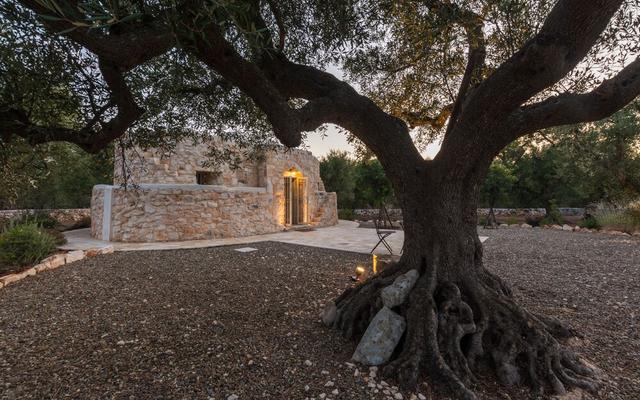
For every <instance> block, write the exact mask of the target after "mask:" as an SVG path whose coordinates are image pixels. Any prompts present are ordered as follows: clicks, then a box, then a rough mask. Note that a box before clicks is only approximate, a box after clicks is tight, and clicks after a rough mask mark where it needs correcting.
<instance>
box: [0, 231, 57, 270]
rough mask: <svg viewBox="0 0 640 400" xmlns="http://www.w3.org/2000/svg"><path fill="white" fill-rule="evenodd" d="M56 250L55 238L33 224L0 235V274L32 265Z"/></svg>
mask: <svg viewBox="0 0 640 400" xmlns="http://www.w3.org/2000/svg"><path fill="white" fill-rule="evenodd" d="M55 250H56V238H54V237H53V236H51V235H50V234H48V233H47V232H45V231H44V230H43V229H42V228H41V227H39V226H38V225H36V224H34V223H29V224H21V225H14V226H11V227H9V228H7V229H6V230H5V231H4V232H2V233H0V274H3V273H7V272H11V271H13V270H15V269H16V268H21V267H25V266H28V265H33V264H35V263H37V262H38V261H40V260H42V259H44V258H45V257H47V256H48V255H50V254H51V253H53V252H54V251H55Z"/></svg>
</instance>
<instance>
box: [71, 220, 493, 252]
mask: <svg viewBox="0 0 640 400" xmlns="http://www.w3.org/2000/svg"><path fill="white" fill-rule="evenodd" d="M65 236H66V238H67V241H68V242H67V244H65V245H64V246H62V247H61V248H62V249H63V250H86V249H89V248H95V247H98V248H99V247H105V246H113V247H114V249H115V251H138V250H172V249H196V248H202V247H217V246H228V245H235V244H247V243H256V242H264V241H275V242H283V243H290V244H299V245H305V246H312V247H321V248H325V249H334V250H344V251H353V252H356V253H369V252H370V251H371V249H372V248H373V246H375V244H376V243H377V242H378V236H377V235H376V231H375V229H367V228H358V223H357V222H353V221H345V220H340V221H339V223H338V225H335V226H330V227H326V228H317V229H314V230H309V231H295V230H292V231H287V232H278V233H269V234H265V235H255V236H245V237H239V238H226V239H210V240H186V241H180V242H153V243H131V242H129V243H121V242H107V241H103V240H96V239H93V238H91V235H90V230H89V229H78V230H74V231H68V232H65ZM486 239H487V237H486V236H481V237H480V240H481V241H482V242H484V241H485V240H486ZM387 242H388V243H389V245H390V246H391V248H392V249H393V252H394V253H395V254H399V253H400V250H401V249H402V243H403V242H404V232H403V231H396V232H395V233H393V234H392V235H390V236H389V237H387ZM375 253H376V254H389V252H388V251H387V250H386V249H385V248H384V246H382V245H380V246H378V248H377V249H376V251H375Z"/></svg>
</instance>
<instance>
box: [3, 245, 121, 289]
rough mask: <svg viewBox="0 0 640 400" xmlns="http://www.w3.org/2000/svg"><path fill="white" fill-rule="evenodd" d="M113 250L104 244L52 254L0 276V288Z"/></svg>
mask: <svg viewBox="0 0 640 400" xmlns="http://www.w3.org/2000/svg"><path fill="white" fill-rule="evenodd" d="M113 250H114V249H113V246H105V247H100V248H92V249H87V250H73V251H70V252H68V253H59V254H54V255H52V256H49V257H47V258H45V259H44V260H42V261H41V262H40V263H39V264H36V265H34V266H33V267H31V268H28V269H26V270H24V271H22V272H17V273H15V274H9V275H4V276H0V288H3V287H5V286H7V285H9V284H11V283H14V282H18V281H21V280H23V279H24V278H26V277H27V276H32V275H36V274H39V273H41V272H44V271H47V270H50V269H56V268H59V267H61V266H63V265H66V264H71V263H72V262H76V261H80V260H82V259H84V258H86V257H95V256H97V255H100V254H110V253H113Z"/></svg>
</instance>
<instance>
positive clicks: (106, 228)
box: [101, 185, 113, 241]
mask: <svg viewBox="0 0 640 400" xmlns="http://www.w3.org/2000/svg"><path fill="white" fill-rule="evenodd" d="M101 186H102V185H101ZM112 200H113V186H109V185H104V187H103V188H102V240H106V241H109V240H111V204H112Z"/></svg>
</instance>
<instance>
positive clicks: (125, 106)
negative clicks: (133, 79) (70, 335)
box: [0, 60, 143, 153]
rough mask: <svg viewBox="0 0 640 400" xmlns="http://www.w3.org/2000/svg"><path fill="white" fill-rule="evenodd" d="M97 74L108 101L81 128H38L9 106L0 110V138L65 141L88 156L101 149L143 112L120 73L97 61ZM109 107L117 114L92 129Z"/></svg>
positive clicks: (40, 141) (106, 63)
mask: <svg viewBox="0 0 640 400" xmlns="http://www.w3.org/2000/svg"><path fill="white" fill-rule="evenodd" d="M100 71H101V72H102V76H103V77H104V80H105V81H106V83H107V85H108V86H109V89H110V90H111V101H110V102H109V103H108V104H107V105H105V106H103V107H102V108H101V110H100V112H99V113H98V114H96V115H95V116H94V117H93V118H92V119H91V120H90V121H89V123H88V124H87V125H85V126H84V127H83V128H82V129H71V128H66V127H62V126H55V125H53V126H41V125H38V124H35V123H33V122H31V121H30V119H29V116H28V114H27V112H26V111H24V110H21V109H18V108H15V107H13V108H5V109H2V110H0V136H1V137H2V138H3V140H5V141H9V140H10V138H11V136H12V135H17V136H20V137H23V138H24V139H26V140H27V141H28V142H29V143H31V144H32V145H37V144H41V143H46V142H51V141H65V142H70V143H75V144H77V145H78V146H80V147H81V148H82V149H84V150H86V151H88V152H90V153H96V152H98V151H99V150H101V149H103V148H105V147H106V146H107V145H108V144H109V143H111V141H113V140H114V139H117V138H119V137H121V136H122V135H124V134H125V132H126V130H127V129H128V128H129V127H131V126H132V125H133V124H134V123H135V122H136V120H137V119H138V118H139V117H140V116H141V115H142V113H143V110H142V109H141V108H140V107H138V105H137V104H136V102H135V99H134V97H133V94H132V93H131V91H130V90H129V88H128V86H127V83H126V81H125V79H124V76H123V74H122V72H121V71H119V70H118V69H117V68H116V67H114V66H113V65H111V64H110V63H109V62H107V61H103V60H100ZM111 104H115V105H116V106H117V107H118V113H117V114H116V115H115V116H114V117H113V118H112V119H111V120H109V121H107V122H104V123H102V124H101V125H102V126H101V128H100V129H99V130H96V129H95V128H94V126H95V124H96V123H97V122H98V120H100V119H101V117H102V115H103V113H104V112H106V110H107V109H109V108H110V106H111Z"/></svg>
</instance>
